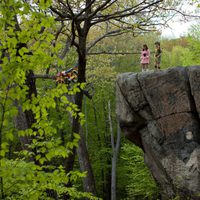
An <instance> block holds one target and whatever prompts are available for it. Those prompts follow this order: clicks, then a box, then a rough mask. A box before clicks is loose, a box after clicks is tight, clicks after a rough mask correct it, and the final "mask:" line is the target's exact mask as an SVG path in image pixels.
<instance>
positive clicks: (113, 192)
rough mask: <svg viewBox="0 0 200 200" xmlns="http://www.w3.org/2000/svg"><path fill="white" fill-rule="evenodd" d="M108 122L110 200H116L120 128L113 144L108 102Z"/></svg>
mask: <svg viewBox="0 0 200 200" xmlns="http://www.w3.org/2000/svg"><path fill="white" fill-rule="evenodd" d="M108 121H109V126H110V136H111V146H112V174H111V200H116V174H117V171H116V170H117V158H118V154H119V149H120V138H121V137H120V136H121V132H120V127H119V124H118V126H117V141H116V144H115V138H114V132H113V124H112V118H111V108H110V101H108Z"/></svg>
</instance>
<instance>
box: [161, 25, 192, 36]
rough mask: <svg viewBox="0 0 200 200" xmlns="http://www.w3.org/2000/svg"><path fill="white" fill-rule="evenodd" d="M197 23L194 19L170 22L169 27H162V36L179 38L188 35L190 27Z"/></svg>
mask: <svg viewBox="0 0 200 200" xmlns="http://www.w3.org/2000/svg"><path fill="white" fill-rule="evenodd" d="M193 24H195V22H194V21H190V22H182V21H177V22H170V23H169V28H163V29H162V37H164V38H179V37H181V36H185V35H187V33H188V31H189V28H190V27H191V26H192V25H193Z"/></svg>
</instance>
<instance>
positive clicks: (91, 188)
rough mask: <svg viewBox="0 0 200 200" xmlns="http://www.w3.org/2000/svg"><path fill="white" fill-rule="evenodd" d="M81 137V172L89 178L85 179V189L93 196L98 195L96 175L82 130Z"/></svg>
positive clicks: (78, 152) (79, 150)
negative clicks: (85, 173)
mask: <svg viewBox="0 0 200 200" xmlns="http://www.w3.org/2000/svg"><path fill="white" fill-rule="evenodd" d="M80 136H81V138H80V140H79V146H78V149H77V154H78V160H79V164H80V168H81V171H82V172H84V171H86V172H87V176H86V177H85V178H84V179H83V189H84V191H85V192H91V193H92V194H96V187H95V180H94V175H93V171H92V167H91V164H90V160H89V155H88V151H87V147H86V142H85V137H84V134H83V130H82V129H81V130H80Z"/></svg>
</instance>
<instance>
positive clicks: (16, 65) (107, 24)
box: [0, 0, 200, 200]
mask: <svg viewBox="0 0 200 200" xmlns="http://www.w3.org/2000/svg"><path fill="white" fill-rule="evenodd" d="M184 2H185V3H186V2H187V3H196V2H195V1H184ZM182 6H183V3H182V2H181V1H176V0H174V1H171V0H169V1H168V0H167V1H163V0H150V1H140V0H103V1H102V0H80V1H74V0H40V1H38V0H37V1H35V0H2V1H0V35H1V37H0V199H30V200H37V199H45V200H47V199H105V200H106V199H108V200H110V199H112V200H115V199H124V200H125V199H145V198H146V199H153V198H155V197H156V196H159V192H160V191H159V187H158V186H157V185H156V183H155V181H154V179H153V177H152V176H151V174H150V173H149V171H148V169H147V168H146V166H145V164H144V161H143V153H142V151H141V150H140V149H139V148H137V147H136V146H134V145H133V144H131V143H129V142H128V141H127V140H126V139H124V138H123V137H121V132H120V128H119V125H118V121H117V119H116V116H115V80H116V76H117V74H119V73H122V72H127V71H132V72H139V71H140V63H139V62H140V61H139V60H140V58H139V57H140V51H141V48H142V45H143V44H144V43H147V44H148V45H149V48H150V50H151V51H152V52H153V51H154V42H155V41H161V44H162V48H163V59H162V65H161V68H162V69H164V68H168V67H172V66H176V65H182V66H189V65H195V64H198V63H199V62H200V60H199V57H197V56H196V55H197V54H198V53H199V51H200V50H199V49H200V37H199V35H200V27H199V26H198V25H196V26H193V27H191V30H190V32H189V34H188V35H186V36H185V37H182V38H178V39H170V40H168V39H162V37H161V33H160V28H161V27H163V26H166V25H167V22H168V21H170V20H171V19H172V18H173V17H175V16H177V15H180V16H182V17H189V16H188V13H187V12H185V11H184V10H182ZM197 11H198V6H197ZM197 14H198V13H197ZM197 14H196V13H195V14H194V15H197ZM193 17H195V16H193ZM151 60H152V62H151V64H150V68H152V69H153V53H152V58H151ZM68 69H71V70H72V71H70V73H71V72H73V74H72V73H71V74H70V75H69V72H68V71H67V70H68ZM59 72H63V74H64V73H66V74H67V75H69V77H68V76H66V77H64V81H63V80H62V81H58V78H56V77H60V76H61V75H63V74H61V75H58V74H59ZM63 76H65V75H63ZM72 77H73V79H72ZM59 80H60V79H59Z"/></svg>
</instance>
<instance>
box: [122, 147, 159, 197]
mask: <svg viewBox="0 0 200 200" xmlns="http://www.w3.org/2000/svg"><path fill="white" fill-rule="evenodd" d="M120 157H121V159H120V163H119V167H118V173H119V178H118V182H119V183H120V187H121V188H119V191H120V190H125V191H126V195H125V198H124V199H127V200H128V199H155V197H156V196H157V195H158V188H157V186H156V184H155V181H154V180H153V178H152V176H151V174H150V172H149V171H148V169H147V167H146V165H145V164H144V157H143V152H142V150H141V149H140V148H138V147H137V146H134V145H133V144H126V143H125V144H123V146H122V149H121V155H120Z"/></svg>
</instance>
